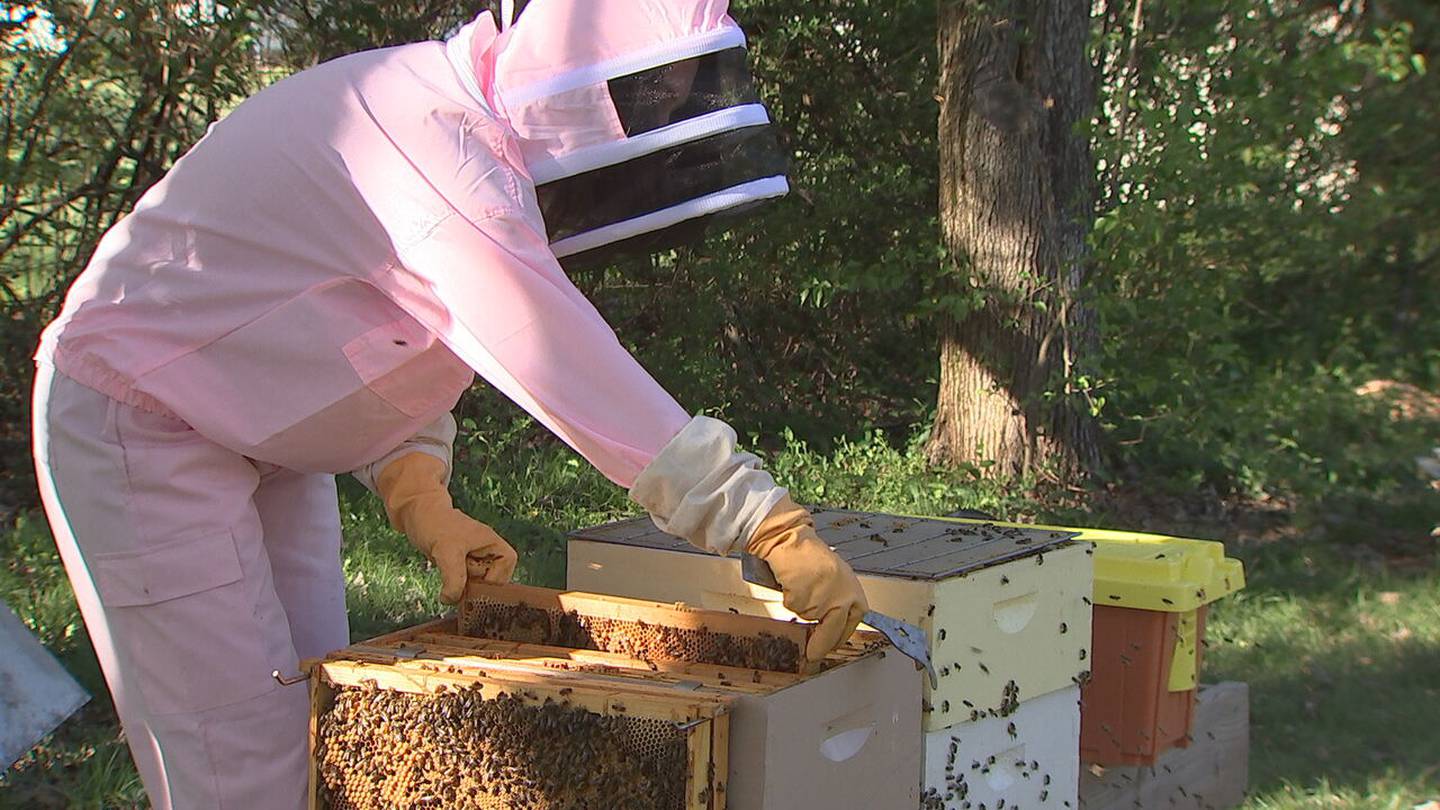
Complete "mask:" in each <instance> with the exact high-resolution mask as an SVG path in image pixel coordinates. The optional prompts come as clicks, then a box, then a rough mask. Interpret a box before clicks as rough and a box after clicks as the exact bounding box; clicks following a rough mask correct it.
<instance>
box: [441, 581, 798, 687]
mask: <svg viewBox="0 0 1440 810" xmlns="http://www.w3.org/2000/svg"><path fill="white" fill-rule="evenodd" d="M462 615H463V616H464V617H465V618H464V623H463V625H462V626H461V627H460V632H462V633H464V634H465V635H468V636H474V637H478V638H490V639H498V640H501V641H516V642H521V643H526V644H548V645H551V646H556V647H570V648H573V649H581V650H601V651H603V652H613V653H621V654H623V655H628V656H630V657H632V658H639V659H641V660H644V661H689V662H692V663H698V664H718V665H720V666H730V667H743V668H745V669H763V670H768V671H771V672H798V671H799V668H800V663H801V661H800V647H799V645H797V644H796V643H795V642H793V641H790V640H789V639H784V638H780V637H779V636H773V635H770V634H768V633H761V634H759V635H756V636H737V635H732V634H730V633H720V632H715V631H711V630H707V629H705V628H688V627H670V626H667V625H661V624H649V623H647V622H642V621H625V620H621V619H606V618H600V617H596V616H586V615H584V614H581V613H577V612H575V611H573V610H572V611H560V610H546V609H544V608H537V607H531V606H529V605H513V604H503V603H499V602H492V601H488V600H484V599H472V600H470V601H469V602H468V603H466V605H465V610H464V611H463V612H462Z"/></svg>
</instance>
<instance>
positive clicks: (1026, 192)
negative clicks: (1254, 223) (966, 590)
mask: <svg viewBox="0 0 1440 810" xmlns="http://www.w3.org/2000/svg"><path fill="white" fill-rule="evenodd" d="M1089 7H1090V4H1089V3H1087V2H1079V1H1078V0H1008V1H1007V0H1000V2H995V0H990V1H989V2H986V0H941V3H940V19H939V32H940V33H939V47H940V94H941V96H942V98H941V102H940V135H939V139H940V223H941V231H942V235H943V238H944V240H945V245H946V247H947V248H948V250H949V253H950V255H951V256H952V257H953V259H954V261H955V263H956V264H955V268H954V270H955V274H954V276H953V278H954V279H955V282H954V285H953V287H952V292H953V293H954V295H953V296H950V298H951V299H952V300H955V301H966V300H970V301H972V302H973V303H972V304H971V305H970V306H969V307H959V306H957V307H955V308H953V309H947V310H946V312H947V314H945V315H942V318H943V319H944V320H943V322H942V324H941V330H940V332H941V337H940V394H939V402H938V407H937V410H936V415H935V426H934V429H933V431H932V433H931V436H930V443H929V446H928V448H927V451H928V454H929V457H930V459H931V460H932V461H934V462H937V463H942V464H953V463H957V462H968V463H972V464H980V463H983V462H987V461H994V462H995V464H994V466H993V467H992V468H991V470H992V472H994V473H996V474H1000V475H1006V474H1021V473H1027V472H1047V471H1048V472H1050V473H1053V474H1055V475H1058V476H1074V475H1077V474H1083V473H1085V472H1087V471H1093V470H1095V469H1096V468H1097V466H1098V463H1099V451H1098V446H1099V437H1098V428H1097V425H1096V423H1095V421H1094V419H1093V418H1092V417H1091V415H1090V410H1089V408H1088V407H1087V405H1086V398H1085V393H1084V392H1083V391H1078V390H1077V389H1076V387H1075V386H1074V385H1073V381H1074V379H1075V377H1076V376H1077V375H1078V371H1077V366H1079V364H1080V363H1081V361H1082V360H1083V359H1084V357H1085V356H1086V354H1087V353H1088V352H1090V351H1091V350H1092V347H1093V345H1094V344H1095V342H1096V334H1095V322H1094V317H1093V315H1092V313H1091V312H1090V311H1089V310H1088V309H1087V308H1086V307H1085V305H1084V304H1083V302H1082V300H1081V298H1080V289H1081V283H1082V279H1083V275H1084V273H1083V268H1084V263H1085V259H1086V256H1085V238H1086V234H1087V233H1088V232H1089V229H1090V226H1091V224H1092V220H1093V218H1094V197H1093V182H1092V176H1091V175H1092V171H1093V167H1092V165H1091V158H1090V146H1089V141H1088V138H1087V136H1086V134H1085V133H1084V132H1082V131H1081V129H1080V125H1081V124H1083V123H1084V122H1086V121H1088V120H1089V116H1090V109H1091V105H1092V103H1093V92H1094V91H1093V86H1092V84H1091V80H1090V73H1091V66H1090V62H1089V59H1088V55H1087V53H1086V42H1087V37H1088V33H1089V17H1088V9H1089Z"/></svg>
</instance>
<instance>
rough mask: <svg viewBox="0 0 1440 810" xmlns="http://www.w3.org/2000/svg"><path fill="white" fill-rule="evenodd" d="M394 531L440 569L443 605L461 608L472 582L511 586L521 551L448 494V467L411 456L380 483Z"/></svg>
mask: <svg viewBox="0 0 1440 810" xmlns="http://www.w3.org/2000/svg"><path fill="white" fill-rule="evenodd" d="M375 489H376V490H377V491H378V492H379V493H380V498H381V500H383V501H384V502H385V511H386V512H387V513H388V514H389V515H390V525H391V526H394V527H395V528H397V529H399V530H400V531H402V532H404V533H405V536H406V537H408V538H410V542H411V543H413V544H414V545H415V547H416V548H418V549H420V551H421V552H423V553H424V554H425V556H426V557H429V558H430V561H431V562H433V563H435V567H437V568H439V569H440V601H442V602H446V603H449V604H455V603H456V602H459V601H460V597H461V596H462V595H464V593H465V583H466V582H468V581H469V579H470V577H477V578H479V579H483V580H485V581H486V582H509V581H510V575H511V574H513V573H515V560H516V558H515V549H513V548H511V547H510V544H509V543H507V542H505V540H504V538H502V537H501V536H500V535H498V534H496V533H495V531H494V530H493V529H491V528H490V527H489V526H486V525H485V524H484V523H481V522H479V521H477V520H475V519H474V518H471V517H470V516H469V515H466V514H465V513H464V512H461V511H460V510H459V509H456V508H455V505H454V502H453V501H451V500H450V492H449V491H448V490H447V489H446V488H445V462H443V461H441V460H440V459H438V458H436V457H435V456H432V455H430V454H428V453H410V454H409V455H405V456H401V457H400V458H398V459H396V460H395V461H392V462H390V463H389V464H388V465H386V467H385V469H384V470H381V471H380V476H379V477H378V478H376V479H375Z"/></svg>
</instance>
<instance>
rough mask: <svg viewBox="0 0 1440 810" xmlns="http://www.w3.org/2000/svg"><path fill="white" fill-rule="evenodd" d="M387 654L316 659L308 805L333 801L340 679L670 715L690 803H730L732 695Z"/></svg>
mask: <svg viewBox="0 0 1440 810" xmlns="http://www.w3.org/2000/svg"><path fill="white" fill-rule="evenodd" d="M361 646H364V645H361ZM385 658H386V656H382V655H376V654H374V653H366V652H364V651H363V650H356V651H355V652H354V653H352V652H350V651H349V650H342V651H340V652H337V653H335V654H333V655H332V656H330V657H328V658H326V659H324V660H321V661H318V662H312V663H311V664H310V667H309V670H310V690H311V691H310V701H311V702H310V706H311V709H310V741H309V746H310V789H309V807H310V810H322V808H325V807H327V804H326V803H325V800H324V793H323V790H322V789H321V784H320V783H321V777H320V771H319V766H318V757H317V752H318V745H319V740H320V718H321V717H322V716H324V714H325V713H326V712H328V711H329V709H330V706H331V705H332V702H333V700H334V696H335V690H336V689H337V688H338V687H370V686H373V687H375V688H379V689H385V690H392V691H398V692H408V693H412V694H437V693H441V692H445V691H448V690H454V689H478V690H479V692H480V694H481V695H482V696H483V697H484V698H486V699H494V698H498V697H501V696H504V695H509V696H512V697H516V698H519V699H521V700H523V701H525V702H526V703H532V704H542V703H544V702H545V701H546V700H547V699H549V700H553V701H555V702H557V703H568V704H569V705H571V706H575V707H577V708H583V709H586V710H588V711H591V712H594V713H596V714H600V715H604V716H622V717H642V718H647V719H655V720H666V721H669V722H672V723H674V724H675V725H676V727H677V729H679V730H680V731H682V732H683V733H684V734H685V741H686V748H687V750H688V766H687V773H686V782H685V793H684V795H685V797H686V798H685V808H686V810H720V809H721V808H723V807H724V806H725V796H724V788H723V777H719V778H717V774H725V773H726V772H727V769H728V755H729V750H730V744H729V700H728V699H726V698H724V697H721V696H718V695H715V694H713V693H712V694H701V693H697V692H688V691H685V690H678V689H673V688H667V687H665V686H662V685H651V684H648V683H645V682H643V681H636V680H633V679H632V680H629V681H626V680H622V679H618V678H606V677H604V676H601V675H594V674H589V673H582V672H553V673H552V672H543V671H536V670H534V669H526V668H523V667H503V668H499V667H496V666H494V665H493V664H494V663H496V662H490V661H485V660H480V661H477V663H483V664H484V665H485V666H484V668H481V667H480V666H476V665H475V664H474V663H470V662H466V661H445V662H437V661H433V660H414V659H411V660H407V659H403V658H394V657H391V660H389V661H386V660H384V659H385Z"/></svg>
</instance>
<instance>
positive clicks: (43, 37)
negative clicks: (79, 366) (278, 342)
mask: <svg viewBox="0 0 1440 810" xmlns="http://www.w3.org/2000/svg"><path fill="white" fill-rule="evenodd" d="M5 14H6V16H7V17H8V19H10V20H11V21H12V23H13V24H12V25H9V26H6V27H3V28H0V48H3V51H4V62H3V65H0V83H3V87H4V94H3V97H0V109H3V112H4V117H3V121H0V155H3V158H0V161H3V162H0V313H3V317H0V513H3V512H4V511H5V507H6V506H8V505H9V504H10V503H12V502H20V503H24V502H27V501H29V500H31V499H32V498H33V485H32V483H31V481H30V465H29V463H28V459H27V457H28V453H26V451H25V448H26V447H27V446H28V444H29V430H28V427H29V425H28V401H29V381H30V378H31V362H30V356H31V354H32V353H33V351H34V348H35V343H36V338H37V336H38V334H39V331H40V327H41V326H42V325H43V324H44V323H45V322H47V321H48V320H49V319H50V318H52V317H53V316H54V315H55V312H56V310H57V309H58V308H59V303H60V298H61V296H62V294H63V293H64V290H65V288H66V286H67V285H68V284H69V283H70V281H71V280H72V279H73V278H74V277H75V276H76V275H77V274H78V273H79V272H80V270H81V269H82V268H83V267H84V265H85V263H86V262H87V261H88V260H89V258H90V254H91V253H92V252H93V251H94V249H95V245H96V243H97V242H98V241H99V239H100V236H101V235H102V234H103V233H104V232H105V230H107V229H108V228H109V227H110V226H111V225H113V224H114V223H115V222H116V221H117V220H118V219H119V218H120V217H121V216H122V215H123V214H124V213H125V212H126V211H128V210H129V208H130V206H131V205H133V204H134V203H135V201H136V200H137V199H138V198H139V197H140V195H141V194H143V193H144V191H145V190H146V189H147V188H149V186H150V185H151V184H152V183H154V182H155V181H156V180H158V179H159V178H160V177H161V175H162V174H163V173H164V172H165V170H166V169H167V168H169V166H170V164H171V163H173V162H174V161H175V159H176V158H178V157H179V156H180V155H181V154H183V153H184V151H185V150H186V149H188V148H189V147H190V145H191V144H192V143H194V142H195V141H196V140H198V139H199V138H200V136H201V135H203V134H204V132H205V128H206V127H207V126H208V125H209V124H210V122H212V121H214V120H215V119H216V118H218V117H219V116H220V114H221V113H222V112H223V110H224V109H226V108H227V107H228V105H230V104H232V103H234V101H235V100H237V99H239V98H242V97H244V96H245V95H246V94H248V93H249V92H250V91H251V90H252V89H254V87H255V78H256V75H255V66H256V65H255V59H254V57H253V50H254V38H253V36H254V32H255V28H254V26H255V19H254V18H253V17H252V16H251V14H250V12H249V11H248V10H247V9H246V8H241V7H237V6H235V5H233V4H232V5H229V6H223V5H222V6H208V7H207V6H206V5H205V4H194V5H191V4H175V3H167V2H154V1H153V0H130V1H128V2H124V3H118V4H117V3H109V2H74V0H44V2H33V3H22V4H18V5H15V4H10V5H7V8H6V11H5Z"/></svg>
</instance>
